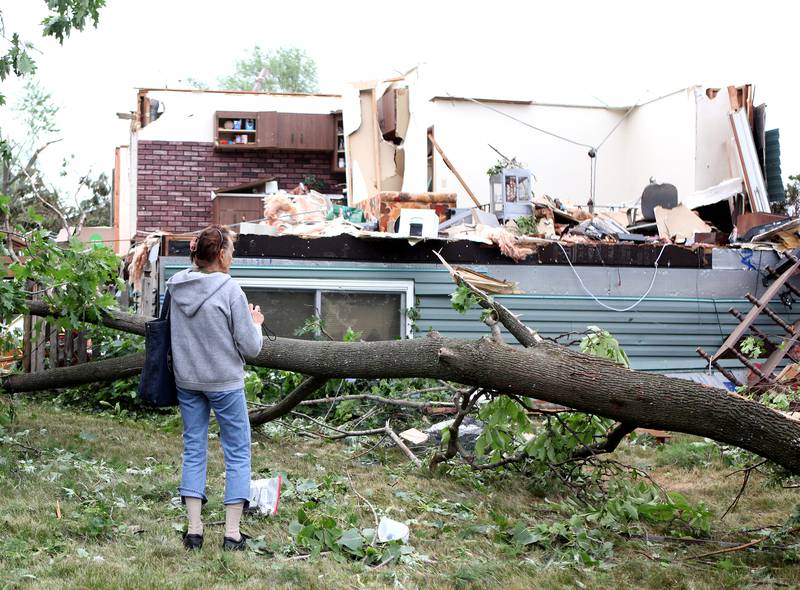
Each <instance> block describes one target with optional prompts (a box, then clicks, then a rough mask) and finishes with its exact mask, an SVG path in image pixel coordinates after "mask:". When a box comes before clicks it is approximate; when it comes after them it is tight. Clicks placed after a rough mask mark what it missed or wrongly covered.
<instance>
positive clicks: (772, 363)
mask: <svg viewBox="0 0 800 590" xmlns="http://www.w3.org/2000/svg"><path fill="white" fill-rule="evenodd" d="M792 328H793V330H794V334H792V336H791V337H790V338H789V340H787V341H786V342H785V345H784V346H777V347H775V350H773V351H772V354H771V355H769V357H768V358H767V362H765V363H764V366H762V367H761V372H762V373H764V378H765V379H768V380H771V376H772V373H773V371H775V369H777V368H778V365H779V364H780V362H781V361H782V360H783V357H785V356H786V353H787V352H789V351H790V350H791V349H792V347H793V346H794V345H795V344H796V343H797V341H798V339H800V321H797V322H795V323H794V325H793V326H792Z"/></svg>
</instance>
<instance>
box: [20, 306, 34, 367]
mask: <svg viewBox="0 0 800 590" xmlns="http://www.w3.org/2000/svg"><path fill="white" fill-rule="evenodd" d="M32 329H33V319H32V318H31V316H29V315H26V316H25V317H24V318H23V319H22V371H23V372H25V373H30V372H31V349H32V346H31V330H32Z"/></svg>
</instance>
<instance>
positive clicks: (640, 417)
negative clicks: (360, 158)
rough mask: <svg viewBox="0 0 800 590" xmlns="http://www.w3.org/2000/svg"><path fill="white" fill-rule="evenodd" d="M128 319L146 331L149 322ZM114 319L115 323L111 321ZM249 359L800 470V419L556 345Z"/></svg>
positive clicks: (93, 376)
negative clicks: (500, 398)
mask: <svg viewBox="0 0 800 590" xmlns="http://www.w3.org/2000/svg"><path fill="white" fill-rule="evenodd" d="M109 316H113V314H109ZM128 317H130V318H131V319H130V321H131V322H132V323H134V324H135V323H137V322H138V323H140V324H142V326H143V323H144V319H137V318H133V317H131V316H128ZM107 321H111V320H104V323H105V322H107ZM106 325H109V324H108V323H106ZM124 359H128V360H127V361H124ZM101 362H106V361H98V362H95V363H88V364H86V365H79V366H77V367H70V368H69V369H54V370H53V371H62V372H66V371H67V370H70V371H73V372H74V373H82V377H81V379H82V381H80V379H79V378H77V377H76V375H75V374H73V373H70V378H71V381H70V382H69V383H65V382H64V381H63V380H59V381H58V385H57V386H59V387H62V386H64V385H67V384H69V385H72V384H76V383H78V382H84V383H85V382H91V381H97V380H98V372H97V371H96V370H95V367H98V366H99V365H100V363H101ZM108 362H117V363H119V364H120V365H122V364H125V366H119V367H118V369H117V370H119V373H118V375H119V376H123V375H129V374H131V371H133V372H135V371H136V370H137V369H138V368H140V367H141V356H140V355H129V356H128V357H122V358H121V359H112V360H111V361H108ZM248 362H250V363H251V364H254V365H258V366H262V367H270V368H273V369H281V370H286V371H296V372H299V373H303V374H306V375H312V376H314V377H317V378H320V379H331V378H343V377H355V378H363V379H377V378H402V377H427V378H432V379H446V380H448V381H455V382H458V383H463V384H465V385H469V386H473V387H482V388H485V389H489V390H495V391H498V392H500V393H509V394H515V395H519V396H525V397H531V398H535V399H540V400H545V401H548V402H552V403H555V404H560V405H564V406H567V407H570V408H574V409H575V410H578V411H580V412H587V413H591V414H597V415H599V416H604V417H607V418H611V419H614V420H616V421H618V422H623V423H633V424H637V425H638V426H641V427H644V428H657V429H661V430H669V431H673V432H685V433H687V434H695V435H698V436H704V437H708V438H711V439H714V440H716V441H718V442H721V443H726V444H730V445H734V446H737V447H741V448H743V449H746V450H748V451H752V452H754V453H756V454H758V455H761V456H762V457H765V458H767V459H770V460H772V461H775V462H776V463H779V464H780V465H782V466H784V467H786V468H787V469H789V470H791V471H793V472H796V473H800V421H798V420H794V419H791V418H789V417H788V416H786V415H784V414H782V413H780V412H778V411H775V410H772V409H770V408H768V407H766V406H764V405H762V404H760V403H758V402H755V401H752V400H748V399H745V398H744V397H742V396H739V395H737V394H734V393H729V392H727V391H724V390H722V389H715V388H711V387H706V386H703V385H699V384H697V383H693V382H691V381H685V380H682V379H673V378H670V377H665V376H663V375H658V374H654V373H644V372H637V371H632V370H630V369H626V368H624V367H622V366H621V365H617V364H615V363H613V362H611V361H609V360H606V359H602V358H597V357H593V356H590V355H586V354H583V353H580V352H577V351H574V350H572V349H569V348H566V347H563V346H559V345H557V344H553V343H550V342H547V341H538V342H536V344H535V345H534V346H532V347H531V348H517V347H511V346H507V345H503V344H497V343H495V342H493V341H491V340H488V339H481V340H456V339H451V338H445V337H442V336H441V335H439V334H437V333H435V332H434V333H431V334H430V335H429V336H428V337H425V338H416V339H409V340H395V341H387V342H315V341H306V340H293V339H284V338H278V339H277V340H275V341H267V342H265V343H264V347H263V348H262V349H261V352H260V353H259V354H258V356H256V357H255V358H252V359H248ZM137 363H138V365H137ZM49 373H51V372H49V371H48V372H44V373H39V374H32V375H15V376H13V377H11V378H7V379H6V380H5V381H4V382H3V387H4V388H5V389H6V390H8V391H30V390H33V389H44V388H47V387H54V386H56V385H54V383H55V380H54V379H53V378H49V379H48V378H47V377H46V375H48V374H49ZM112 373H113V371H112V370H110V369H109V370H107V371H106V372H105V373H103V375H104V376H105V377H104V378H109V379H111V378H114V376H113V375H112ZM64 374H66V373H60V375H64ZM58 379H62V377H58ZM298 397H300V396H298ZM297 401H298V402H299V401H301V400H297Z"/></svg>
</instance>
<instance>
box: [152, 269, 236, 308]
mask: <svg viewBox="0 0 800 590" xmlns="http://www.w3.org/2000/svg"><path fill="white" fill-rule="evenodd" d="M230 280H231V276H230V275H228V274H225V273H222V272H212V273H204V272H198V271H195V270H191V269H188V268H187V269H186V270H182V271H180V272H179V273H177V274H176V275H175V276H174V277H172V278H171V279H170V280H168V281H167V288H168V289H169V292H170V296H171V297H172V301H173V303H174V304H175V305H177V306H178V307H179V308H180V310H181V311H182V312H183V313H184V314H186V316H188V317H192V316H193V315H195V314H196V313H197V311H198V310H199V309H200V308H201V307H202V306H203V304H204V303H205V302H206V301H208V299H210V298H211V297H213V296H214V294H215V293H216V292H217V291H219V290H220V289H221V288H222V287H223V286H224V285H225V284H226V283H227V282H228V281H230Z"/></svg>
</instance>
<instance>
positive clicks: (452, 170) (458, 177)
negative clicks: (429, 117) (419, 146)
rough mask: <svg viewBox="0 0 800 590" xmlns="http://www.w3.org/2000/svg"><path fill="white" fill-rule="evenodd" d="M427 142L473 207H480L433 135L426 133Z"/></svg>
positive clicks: (473, 194)
mask: <svg viewBox="0 0 800 590" xmlns="http://www.w3.org/2000/svg"><path fill="white" fill-rule="evenodd" d="M428 140H429V141H430V142H431V145H433V147H434V148H436V151H437V152H439V155H440V156H441V157H442V160H443V161H444V163H445V165H446V166H447V167H448V168H450V172H452V173H453V175H454V176H455V177H456V178H457V179H458V182H460V183H461V186H463V187H464V190H465V191H467V193H468V194H469V196H470V198H471V199H472V202H473V203H475V206H476V207H480V206H481V203H480V201H478V198H477V197H476V196H475V193H473V192H472V191H471V190H470V188H469V187H468V186H467V183H466V181H465V180H464V179H463V178H461V175H460V174H459V173H458V170H456V167H455V166H453V163H452V162H451V161H450V160H449V159H448V157H447V156H446V155H445V154H444V152H443V151H442V148H441V147H439V144H438V143H436V140H435V139H434V138H433V133H428Z"/></svg>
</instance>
